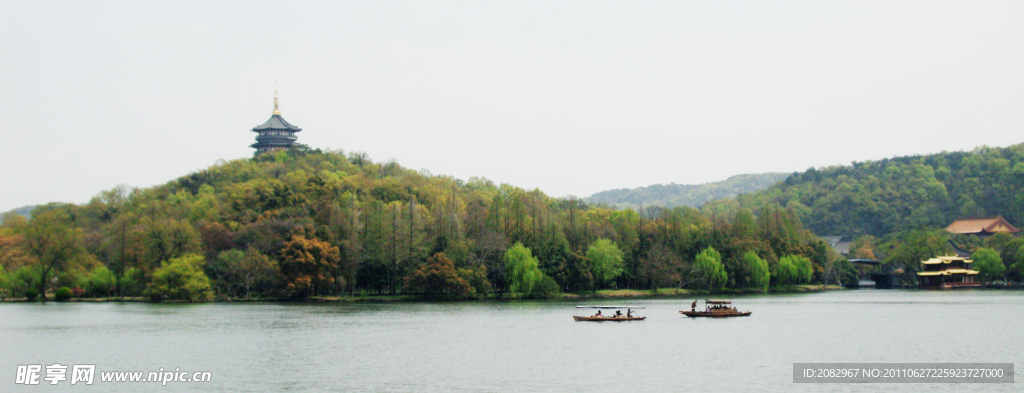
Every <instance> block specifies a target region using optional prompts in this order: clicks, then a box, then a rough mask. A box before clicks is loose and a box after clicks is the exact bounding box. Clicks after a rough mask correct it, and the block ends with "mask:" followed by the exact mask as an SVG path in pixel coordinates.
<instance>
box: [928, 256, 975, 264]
mask: <svg viewBox="0 0 1024 393" xmlns="http://www.w3.org/2000/svg"><path fill="white" fill-rule="evenodd" d="M953 261H963V263H973V262H974V260H972V259H967V258H964V257H960V256H942V257H935V258H932V259H929V260H927V261H921V263H923V264H925V265H937V264H940V263H946V264H949V263H952V262H953Z"/></svg>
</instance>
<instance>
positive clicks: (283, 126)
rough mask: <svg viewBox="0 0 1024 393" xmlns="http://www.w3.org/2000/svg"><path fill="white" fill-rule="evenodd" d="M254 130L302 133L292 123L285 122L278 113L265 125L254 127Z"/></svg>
mask: <svg viewBox="0 0 1024 393" xmlns="http://www.w3.org/2000/svg"><path fill="white" fill-rule="evenodd" d="M252 130H253V131H255V132H259V131H263V130H282V131H292V132H299V131H302V129H301V128H299V127H296V126H293V125H292V124H291V123H289V122H287V121H285V120H284V118H283V117H281V115H280V114H278V113H275V114H273V115H272V116H270V119H268V120H267V121H266V122H265V123H263V124H260V125H258V126H256V127H253V129H252Z"/></svg>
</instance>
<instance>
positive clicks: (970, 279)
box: [917, 256, 981, 289]
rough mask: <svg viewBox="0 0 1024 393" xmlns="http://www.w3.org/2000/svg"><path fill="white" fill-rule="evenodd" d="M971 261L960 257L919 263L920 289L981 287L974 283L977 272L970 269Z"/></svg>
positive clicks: (940, 258) (938, 258)
mask: <svg viewBox="0 0 1024 393" xmlns="http://www.w3.org/2000/svg"><path fill="white" fill-rule="evenodd" d="M972 262H974V261H973V260H970V259H967V258H964V257H960V256H942V257H935V258H931V259H929V260H927V261H921V265H922V266H923V269H922V271H920V272H918V273H917V276H918V278H919V279H920V283H919V285H918V286H919V287H920V288H921V289H953V288H972V287H978V286H981V284H980V283H978V282H976V281H974V276H975V275H977V274H978V273H979V272H978V271H977V270H973V269H971V263H972Z"/></svg>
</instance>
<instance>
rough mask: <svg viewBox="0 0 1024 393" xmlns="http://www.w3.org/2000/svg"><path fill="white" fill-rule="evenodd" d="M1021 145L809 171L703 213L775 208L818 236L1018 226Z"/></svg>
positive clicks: (1022, 208) (1023, 163) (1022, 200)
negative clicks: (992, 223) (963, 221)
mask: <svg viewBox="0 0 1024 393" xmlns="http://www.w3.org/2000/svg"><path fill="white" fill-rule="evenodd" d="M1022 185H1024V145H1021V144H1018V145H1012V146H1009V147H1005V148H1000V147H979V148H976V149H974V150H972V151H959V152H942V153H937V154H930V155H916V156H906V157H895V158H890V159H884V160H879V161H867V162H854V163H852V165H848V166H833V167H827V168H811V169H808V170H807V171H804V172H803V173H794V174H793V175H792V176H789V177H788V178H786V180H785V181H783V182H780V183H778V184H776V185H774V186H771V187H769V188H767V189H765V190H761V191H758V192H754V193H750V194H745V195H740V196H739V197H737V198H736V199H735V200H728V201H716V202H712V203H711V204H709V206H706V207H705V209H706V210H709V211H717V212H718V213H719V214H725V215H726V216H728V215H729V214H735V212H736V211H738V210H739V209H741V208H749V209H751V210H752V211H753V212H755V213H756V212H758V211H760V210H761V209H762V208H764V207H766V206H771V205H776V204H777V205H780V206H784V207H786V208H787V209H788V210H790V211H791V212H793V213H794V214H796V215H797V216H798V217H799V218H800V220H801V221H802V222H803V224H804V226H805V228H807V229H809V230H811V231H813V232H814V233H817V234H820V235H873V236H879V237H880V236H884V235H887V234H890V233H898V232H906V231H909V230H914V229H919V228H942V227H945V226H946V225H948V224H949V223H950V222H952V221H953V220H956V219H957V218H962V217H981V216H994V215H1002V216H1003V217H1004V218H1006V219H1007V220H1008V221H1009V222H1010V223H1011V224H1013V225H1016V226H1024V193H1022V192H1021V187H1022Z"/></svg>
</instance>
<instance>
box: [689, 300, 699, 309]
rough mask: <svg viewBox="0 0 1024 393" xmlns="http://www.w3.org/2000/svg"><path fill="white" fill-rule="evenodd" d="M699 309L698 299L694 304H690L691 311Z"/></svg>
mask: <svg viewBox="0 0 1024 393" xmlns="http://www.w3.org/2000/svg"><path fill="white" fill-rule="evenodd" d="M694 311H697V301H696V300H694V301H693V304H691V305H690V312H694Z"/></svg>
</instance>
